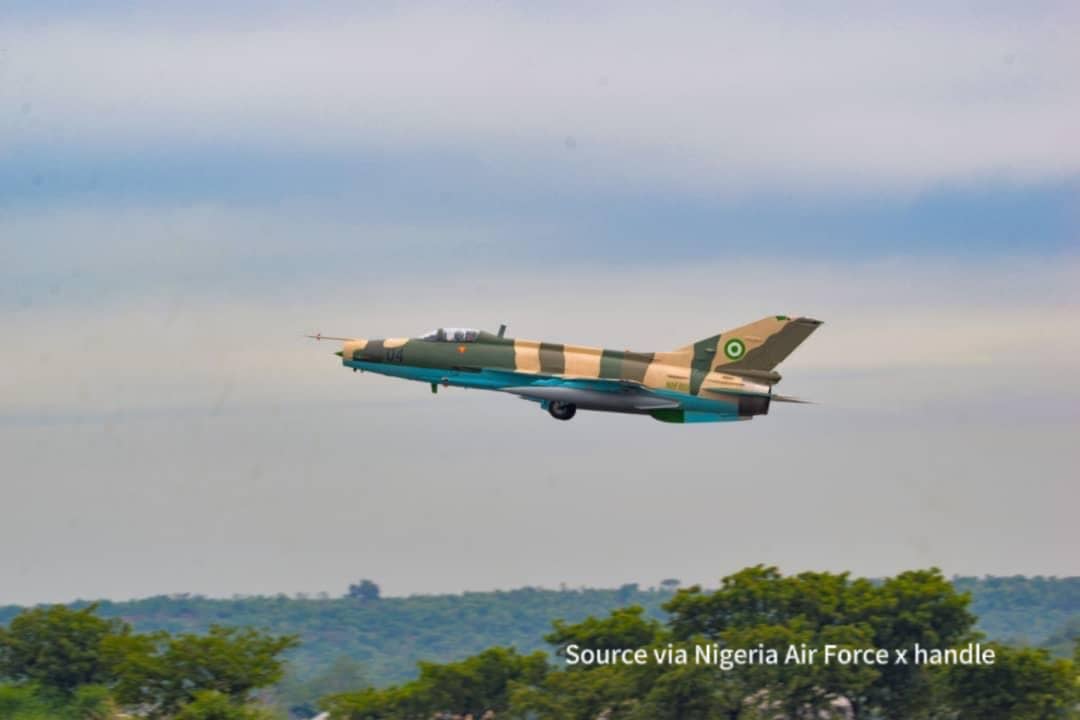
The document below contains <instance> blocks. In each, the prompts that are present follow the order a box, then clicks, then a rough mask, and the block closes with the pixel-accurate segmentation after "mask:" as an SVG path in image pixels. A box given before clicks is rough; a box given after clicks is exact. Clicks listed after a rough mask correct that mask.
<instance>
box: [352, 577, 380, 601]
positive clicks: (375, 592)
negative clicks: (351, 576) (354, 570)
mask: <svg viewBox="0 0 1080 720" xmlns="http://www.w3.org/2000/svg"><path fill="white" fill-rule="evenodd" d="M379 592H380V591H379V586H378V585H376V584H375V583H374V582H372V581H371V580H361V581H360V583H359V584H357V585H350V586H349V593H348V596H347V597H350V598H353V599H354V600H364V601H368V602H370V601H373V600H378V599H379Z"/></svg>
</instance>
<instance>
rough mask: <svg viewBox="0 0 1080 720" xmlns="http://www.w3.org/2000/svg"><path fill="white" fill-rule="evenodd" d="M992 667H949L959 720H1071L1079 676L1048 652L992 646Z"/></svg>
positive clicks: (951, 695) (952, 700)
mask: <svg viewBox="0 0 1080 720" xmlns="http://www.w3.org/2000/svg"><path fill="white" fill-rule="evenodd" d="M991 647H992V648H993V649H994V651H995V659H994V664H993V665H950V666H949V667H948V668H946V670H945V675H946V679H947V685H948V695H949V704H950V705H951V706H952V707H953V708H954V709H955V710H956V717H957V720H1049V719H1050V718H1064V717H1067V713H1068V711H1069V710H1070V709H1071V708H1072V707H1073V706H1075V704H1076V703H1077V701H1078V700H1080V697H1078V692H1077V686H1076V670H1075V666H1074V665H1073V663H1071V662H1069V661H1068V660H1054V659H1052V658H1051V657H1050V654H1049V653H1048V652H1047V651H1046V650H1043V649H1035V648H1010V647H1008V646H1005V645H999V644H997V643H991Z"/></svg>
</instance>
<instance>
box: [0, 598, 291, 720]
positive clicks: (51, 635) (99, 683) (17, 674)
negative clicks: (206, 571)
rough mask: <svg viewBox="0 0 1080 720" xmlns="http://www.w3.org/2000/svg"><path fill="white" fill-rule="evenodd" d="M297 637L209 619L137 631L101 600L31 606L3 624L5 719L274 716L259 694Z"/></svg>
mask: <svg viewBox="0 0 1080 720" xmlns="http://www.w3.org/2000/svg"><path fill="white" fill-rule="evenodd" d="M296 643H297V640H296V638H294V637H289V636H282V637H276V636H272V635H267V634H264V633H261V632H259V631H257V630H254V629H250V628H249V629H243V630H241V629H234V628H233V629H230V628H224V627H220V626H213V627H211V628H210V629H209V631H208V632H206V633H205V634H201V635H197V634H180V635H170V634H168V633H165V632H154V633H136V632H134V631H133V630H132V628H131V626H130V625H128V624H127V623H125V622H123V621H120V620H117V619H115V618H114V619H106V618H102V617H100V616H99V615H98V614H97V608H96V607H95V606H90V607H86V608H83V609H80V610H72V609H70V608H66V607H64V606H62V605H56V606H53V607H47V608H46V607H41V608H35V609H32V610H25V611H23V612H21V613H19V614H18V615H17V616H16V617H14V618H13V619H12V620H11V623H10V624H9V626H8V627H6V628H0V718H3V719H4V720H114V719H118V718H121V717H133V716H137V717H140V718H147V720H158V719H162V720H164V719H166V718H168V719H170V720H269V719H270V718H273V717H281V716H282V715H281V714H278V713H271V712H270V711H269V710H268V709H266V708H265V707H263V706H262V705H259V704H256V703H255V702H254V700H255V696H254V693H255V692H256V691H257V690H258V689H260V688H266V687H269V686H271V685H273V684H275V683H277V682H278V681H279V680H280V679H281V677H282V673H283V664H284V661H283V660H282V659H281V657H280V656H281V654H282V653H283V652H285V651H286V650H288V649H289V648H291V647H293V646H294V645H296Z"/></svg>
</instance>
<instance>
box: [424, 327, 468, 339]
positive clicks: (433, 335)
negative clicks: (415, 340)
mask: <svg viewBox="0 0 1080 720" xmlns="http://www.w3.org/2000/svg"><path fill="white" fill-rule="evenodd" d="M479 337H480V331H479V330H472V329H470V328H439V329H438V330H432V331H431V332H429V333H428V334H426V335H422V336H421V337H420V339H421V340H433V341H435V342H476V340H477V338H479Z"/></svg>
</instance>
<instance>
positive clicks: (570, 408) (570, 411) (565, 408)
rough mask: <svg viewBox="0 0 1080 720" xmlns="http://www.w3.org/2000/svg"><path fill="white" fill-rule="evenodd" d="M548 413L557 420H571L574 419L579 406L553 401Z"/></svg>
mask: <svg viewBox="0 0 1080 720" xmlns="http://www.w3.org/2000/svg"><path fill="white" fill-rule="evenodd" d="M548 412H549V413H551V417H553V418H555V419H556V420H569V419H570V418H572V417H574V413H576V412H577V405H575V404H574V403H568V402H559V401H558V400H552V401H551V403H550V404H549V405H548Z"/></svg>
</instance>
